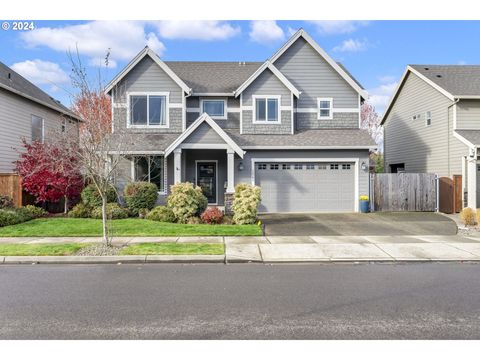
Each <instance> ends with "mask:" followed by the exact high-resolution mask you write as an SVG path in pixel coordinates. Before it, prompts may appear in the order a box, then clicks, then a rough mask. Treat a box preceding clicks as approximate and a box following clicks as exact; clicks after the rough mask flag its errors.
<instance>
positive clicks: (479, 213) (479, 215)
mask: <svg viewBox="0 0 480 360" xmlns="http://www.w3.org/2000/svg"><path fill="white" fill-rule="evenodd" d="M476 220H477V224H480V209H477V211H476Z"/></svg>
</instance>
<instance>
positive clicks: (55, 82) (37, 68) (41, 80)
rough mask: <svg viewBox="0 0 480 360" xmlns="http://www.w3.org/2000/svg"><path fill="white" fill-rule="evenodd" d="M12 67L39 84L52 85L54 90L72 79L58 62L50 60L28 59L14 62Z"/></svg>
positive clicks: (51, 88) (51, 87)
mask: <svg viewBox="0 0 480 360" xmlns="http://www.w3.org/2000/svg"><path fill="white" fill-rule="evenodd" d="M11 68H12V69H13V70H15V71H16V72H18V73H19V74H20V75H22V76H23V77H24V78H26V79H28V80H29V81H31V82H32V83H34V84H35V85H37V86H41V85H50V90H51V91H52V92H56V91H58V90H59V85H62V84H65V83H68V82H69V81H70V79H69V77H68V75H67V73H66V72H65V71H63V70H62V69H61V68H60V66H59V65H58V64H57V63H53V62H50V61H43V60H39V59H35V60H26V61H22V62H17V63H15V64H13V65H12V66H11Z"/></svg>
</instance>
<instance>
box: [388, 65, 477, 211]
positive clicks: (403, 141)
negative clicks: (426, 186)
mask: <svg viewBox="0 0 480 360" xmlns="http://www.w3.org/2000/svg"><path fill="white" fill-rule="evenodd" d="M382 125H384V149H385V171H386V172H393V173H395V172H400V171H405V172H428V173H436V174H438V175H439V176H447V177H453V176H454V175H461V176H462V188H463V191H462V194H463V195H462V200H463V202H462V203H463V204H464V206H468V207H471V208H477V207H478V205H480V191H478V190H477V188H478V187H479V185H480V176H479V174H478V172H479V171H480V162H479V152H478V147H479V146H480V65H409V66H407V69H406V71H405V73H404V75H403V77H402V78H401V80H400V83H399V85H398V87H397V89H396V91H395V93H394V95H393V97H392V99H391V101H390V103H389V105H388V107H387V109H386V111H385V114H384V116H383V119H382Z"/></svg>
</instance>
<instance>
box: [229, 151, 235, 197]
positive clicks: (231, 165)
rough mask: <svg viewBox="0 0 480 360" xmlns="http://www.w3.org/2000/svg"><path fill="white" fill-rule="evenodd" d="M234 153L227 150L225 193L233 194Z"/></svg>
mask: <svg viewBox="0 0 480 360" xmlns="http://www.w3.org/2000/svg"><path fill="white" fill-rule="evenodd" d="M234 159H235V152H234V151H233V149H227V193H234V192H235V185H234V184H235V179H234V176H235V161H234Z"/></svg>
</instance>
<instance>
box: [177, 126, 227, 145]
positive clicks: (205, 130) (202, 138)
mask: <svg viewBox="0 0 480 360" xmlns="http://www.w3.org/2000/svg"><path fill="white" fill-rule="evenodd" d="M183 143H184V144H225V140H223V139H222V138H221V137H220V136H219V135H218V133H217V132H216V131H215V130H213V129H212V128H211V127H210V125H208V124H207V123H205V122H204V123H202V124H201V125H200V126H199V127H198V128H196V129H195V131H194V132H193V133H192V134H191V135H190V136H188V137H187V138H186V139H185V140H184V141H183Z"/></svg>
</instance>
